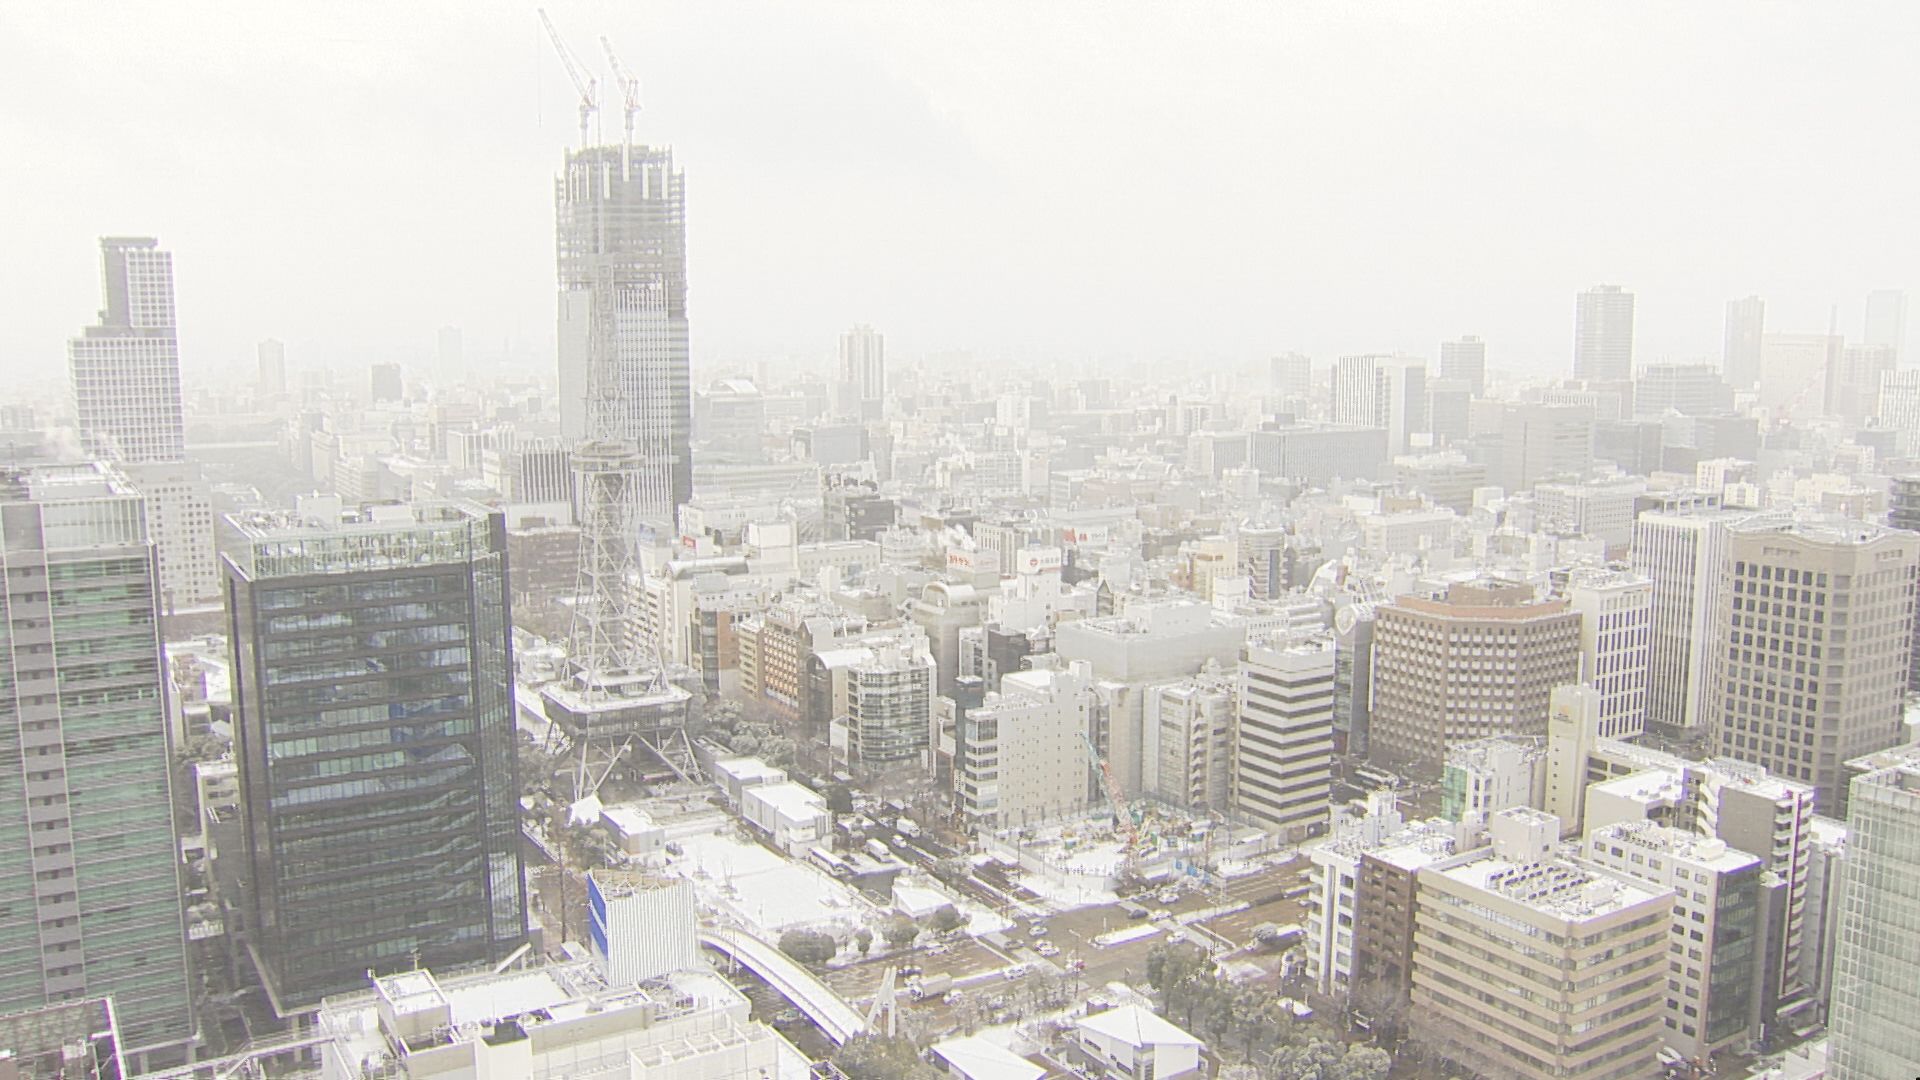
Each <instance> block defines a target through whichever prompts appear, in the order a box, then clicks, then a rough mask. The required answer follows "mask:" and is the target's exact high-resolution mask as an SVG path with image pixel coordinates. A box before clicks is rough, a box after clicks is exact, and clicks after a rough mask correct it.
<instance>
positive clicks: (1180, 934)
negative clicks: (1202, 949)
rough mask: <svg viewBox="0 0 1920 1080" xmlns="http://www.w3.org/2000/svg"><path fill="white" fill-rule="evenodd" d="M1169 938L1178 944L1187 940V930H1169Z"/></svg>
mask: <svg viewBox="0 0 1920 1080" xmlns="http://www.w3.org/2000/svg"><path fill="white" fill-rule="evenodd" d="M1167 940H1168V941H1170V942H1172V943H1173V944H1175V945H1178V944H1180V943H1181V942H1183V941H1185V940H1187V932H1186V931H1185V930H1169V931H1167Z"/></svg>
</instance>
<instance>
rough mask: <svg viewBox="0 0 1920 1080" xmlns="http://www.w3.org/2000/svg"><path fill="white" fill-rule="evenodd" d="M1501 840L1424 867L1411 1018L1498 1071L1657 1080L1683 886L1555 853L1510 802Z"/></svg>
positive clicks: (1549, 820)
mask: <svg viewBox="0 0 1920 1080" xmlns="http://www.w3.org/2000/svg"><path fill="white" fill-rule="evenodd" d="M1491 826H1492V832H1493V846H1492V847H1491V848H1486V849H1482V850H1480V851H1478V852H1474V853H1472V854H1470V855H1462V856H1459V857H1457V858H1455V859H1450V860H1446V861H1443V862H1438V863H1432V864H1429V865H1426V866H1423V867H1421V868H1420V869H1419V871H1418V872H1417V874H1416V879H1415V880H1416V892H1415V899H1414V904H1413V909H1414V936H1413V1008H1412V1014H1413V1027H1414V1030H1415V1032H1417V1033H1419V1034H1421V1035H1423V1036H1425V1037H1427V1038H1429V1039H1432V1040H1435V1041H1437V1042H1439V1043H1440V1044H1441V1045H1443V1046H1446V1047H1448V1048H1449V1049H1450V1052H1451V1053H1452V1054H1453V1055H1454V1056H1456V1057H1457V1058H1458V1059H1459V1060H1461V1061H1462V1062H1463V1063H1464V1064H1467V1065H1470V1066H1473V1067H1474V1068H1475V1071H1477V1072H1481V1073H1483V1074H1485V1075H1490V1076H1524V1077H1543V1078H1544V1077H1577V1078H1586V1080H1602V1078H1608V1080H1612V1078H1626V1077H1644V1076H1652V1075H1655V1073H1656V1072H1657V1068H1658V1066H1657V1055H1658V1053H1659V1050H1660V1045H1661V1041H1662V1035H1663V1032H1664V1030H1665V1029H1664V1028H1663V1027H1662V1026H1661V1023H1660V1015H1661V1011H1662V1006H1663V1003H1664V1001H1665V991H1666V985H1667V981H1666V977H1665V975H1666V973H1665V971H1664V970H1663V967H1664V962H1665V960H1666V957H1667V950H1668V948H1669V945H1668V937H1669V936H1670V928H1671V926H1672V925H1673V903H1674V895H1673V891H1672V890H1671V889H1666V888H1657V887H1654V886H1651V885H1647V884H1643V883H1640V882H1636V881H1633V880H1631V879H1629V878H1625V877H1622V876H1619V875H1615V874H1612V873H1609V872H1607V871H1605V870H1600V869H1597V868H1593V867H1590V866H1587V865H1583V864H1580V863H1576V862H1573V861H1571V860H1567V859H1562V858H1559V857H1557V856H1555V855H1554V854H1553V851H1552V848H1553V845H1554V842H1555V841H1557V840H1558V839H1559V827H1558V822H1557V821H1556V820H1555V819H1554V817H1553V815H1551V814H1543V813H1541V812H1539V811H1537V810H1526V809H1513V810H1504V811H1501V812H1500V813H1498V814H1496V815H1494V817H1493V820H1492V822H1491Z"/></svg>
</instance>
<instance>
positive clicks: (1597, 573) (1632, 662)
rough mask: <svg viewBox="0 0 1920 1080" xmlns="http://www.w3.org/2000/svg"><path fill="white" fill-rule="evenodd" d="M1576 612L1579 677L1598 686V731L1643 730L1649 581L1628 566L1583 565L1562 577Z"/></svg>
mask: <svg viewBox="0 0 1920 1080" xmlns="http://www.w3.org/2000/svg"><path fill="white" fill-rule="evenodd" d="M1567 603H1568V605H1569V606H1570V607H1571V608H1572V609H1573V610H1574V611H1577V612H1579V613H1580V681H1581V682H1584V683H1586V684H1587V685H1588V686H1591V687H1593V688H1594V689H1595V690H1598V691H1599V692H1600V702H1601V705H1600V735H1601V737H1602V738H1607V739H1631V738H1635V737H1637V736H1639V735H1640V734H1641V733H1642V732H1643V731H1645V730H1646V725H1647V671H1648V643H1649V638H1650V636H1651V629H1652V622H1653V582H1652V581H1651V580H1649V579H1648V578H1646V577H1643V576H1641V575H1639V574H1635V573H1632V572H1629V571H1619V570H1607V569H1601V568H1597V567H1584V568H1581V569H1578V570H1575V571H1574V572H1573V574H1572V577H1571V578H1570V580H1569V581H1568V583H1567Z"/></svg>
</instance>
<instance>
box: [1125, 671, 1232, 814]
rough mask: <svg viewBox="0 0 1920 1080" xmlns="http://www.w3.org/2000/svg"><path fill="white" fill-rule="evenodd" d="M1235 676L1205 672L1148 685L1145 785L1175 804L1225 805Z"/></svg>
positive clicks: (1229, 783) (1194, 806) (1228, 788)
mask: <svg viewBox="0 0 1920 1080" xmlns="http://www.w3.org/2000/svg"><path fill="white" fill-rule="evenodd" d="M1237 700H1238V698H1237V695H1236V694H1235V688H1234V679H1233V678H1231V677H1230V676H1228V675H1226V674H1222V673H1219V672H1213V671H1204V672H1201V673H1200V674H1198V675H1193V676H1189V677H1188V678H1185V679H1179V680H1176V681H1174V682H1167V683H1158V684H1156V685H1154V686H1149V687H1148V688H1147V700H1146V705H1145V710H1146V711H1145V715H1144V717H1143V719H1142V728H1141V730H1142V732H1143V733H1144V734H1146V735H1147V737H1148V739H1149V740H1150V741H1151V744H1152V745H1150V746H1149V747H1148V748H1147V751H1146V757H1147V758H1148V759H1149V761H1150V763H1151V764H1152V765H1153V766H1154V768H1152V769H1150V770H1148V777H1149V778H1150V786H1149V787H1148V790H1149V791H1150V792H1151V793H1152V794H1154V795H1156V796H1158V797H1159V798H1160V799H1162V800H1165V801H1166V802H1169V803H1172V804H1173V805H1175V806H1184V807H1189V808H1192V809H1196V810H1206V809H1213V810H1225V809H1226V808H1227V803H1228V800H1229V798H1230V797H1231V795H1232V779H1233V777H1232V764H1233V722H1234V704H1235V702H1236V701H1237Z"/></svg>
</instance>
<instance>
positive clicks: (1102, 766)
mask: <svg viewBox="0 0 1920 1080" xmlns="http://www.w3.org/2000/svg"><path fill="white" fill-rule="evenodd" d="M1080 741H1081V742H1083V743H1086V744H1087V757H1088V758H1090V759H1091V760H1092V761H1093V767H1094V768H1095V769H1097V770H1099V772H1100V777H1101V779H1102V780H1104V781H1105V782H1106V789H1107V801H1108V802H1109V803H1112V804H1113V827H1114V829H1115V830H1116V831H1118V832H1119V833H1120V835H1122V836H1124V837H1126V838H1127V842H1126V846H1125V847H1124V848H1122V849H1121V855H1122V856H1123V857H1124V858H1125V860H1126V862H1125V865H1127V866H1129V867H1131V866H1132V865H1133V854H1134V847H1135V846H1136V845H1138V844H1139V842H1140V830H1138V829H1136V828H1134V826H1133V818H1132V817H1131V816H1130V815H1128V813H1127V801H1126V800H1125V799H1124V798H1121V796H1120V781H1119V780H1117V779H1115V778H1114V775H1113V766H1112V765H1110V764H1108V763H1107V759H1106V758H1103V757H1101V756H1100V750H1099V748H1098V747H1096V746H1094V745H1093V739H1092V738H1091V737H1090V736H1088V735H1087V733H1086V732H1084V731H1083V732H1081V733H1080Z"/></svg>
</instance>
